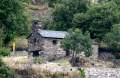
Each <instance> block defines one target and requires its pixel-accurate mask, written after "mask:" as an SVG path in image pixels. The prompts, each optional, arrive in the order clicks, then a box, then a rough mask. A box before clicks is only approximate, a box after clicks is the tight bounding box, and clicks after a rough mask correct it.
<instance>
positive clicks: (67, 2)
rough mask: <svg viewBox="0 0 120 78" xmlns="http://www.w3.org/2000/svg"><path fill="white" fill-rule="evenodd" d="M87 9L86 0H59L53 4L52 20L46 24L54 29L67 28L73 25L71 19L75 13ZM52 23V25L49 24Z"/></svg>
mask: <svg viewBox="0 0 120 78" xmlns="http://www.w3.org/2000/svg"><path fill="white" fill-rule="evenodd" d="M87 9H88V7H87V1H86V0H61V1H58V3H55V4H54V7H53V14H52V16H53V20H52V21H51V22H50V24H47V25H48V26H47V27H48V28H50V29H54V30H68V29H70V28H72V27H73V25H72V19H73V16H74V14H76V13H78V12H79V13H84V12H86V11H87ZM51 24H53V25H51Z"/></svg>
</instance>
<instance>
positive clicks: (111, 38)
mask: <svg viewBox="0 0 120 78" xmlns="http://www.w3.org/2000/svg"><path fill="white" fill-rule="evenodd" d="M104 42H105V43H106V44H107V46H108V47H109V48H111V49H113V50H120V24H116V25H114V26H113V28H112V30H111V32H109V33H107V34H106V36H105V38H104Z"/></svg>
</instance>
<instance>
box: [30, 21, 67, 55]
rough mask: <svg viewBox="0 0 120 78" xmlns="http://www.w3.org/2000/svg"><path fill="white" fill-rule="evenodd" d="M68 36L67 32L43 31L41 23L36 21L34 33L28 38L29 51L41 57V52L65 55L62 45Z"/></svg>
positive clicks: (33, 28) (33, 27)
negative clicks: (62, 41)
mask: <svg viewBox="0 0 120 78" xmlns="http://www.w3.org/2000/svg"><path fill="white" fill-rule="evenodd" d="M66 35H67V32H65V31H51V30H42V26H41V23H40V22H39V21H34V22H33V25H32V32H31V34H30V35H29V36H28V51H29V52H31V53H33V55H39V52H40V51H44V52H46V53H49V54H56V53H58V54H59V53H65V51H64V50H63V49H62V48H61V45H60V43H61V40H62V39H63V38H64V37H65V36H66Z"/></svg>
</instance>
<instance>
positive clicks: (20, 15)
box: [0, 0, 28, 44]
mask: <svg viewBox="0 0 120 78" xmlns="http://www.w3.org/2000/svg"><path fill="white" fill-rule="evenodd" d="M0 28H4V44H7V43H8V42H9V41H10V40H12V39H13V38H14V37H15V35H25V34H27V33H28V19H27V17H26V14H25V9H24V5H23V2H22V1H20V0H0Z"/></svg>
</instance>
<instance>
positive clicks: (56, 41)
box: [28, 21, 98, 59]
mask: <svg viewBox="0 0 120 78" xmlns="http://www.w3.org/2000/svg"><path fill="white" fill-rule="evenodd" d="M67 34H68V33H67V32H65V31H51V30H42V25H41V22H39V21H33V24H32V32H31V34H30V35H29V36H28V51H29V52H31V53H33V55H39V52H40V51H44V52H45V53H49V54H51V55H57V54H64V55H68V51H64V49H63V48H61V41H62V39H64V38H65V36H66V35H67ZM92 52H93V55H92V56H91V57H92V58H95V59H96V58H98V45H97V44H96V43H95V42H93V45H92Z"/></svg>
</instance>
